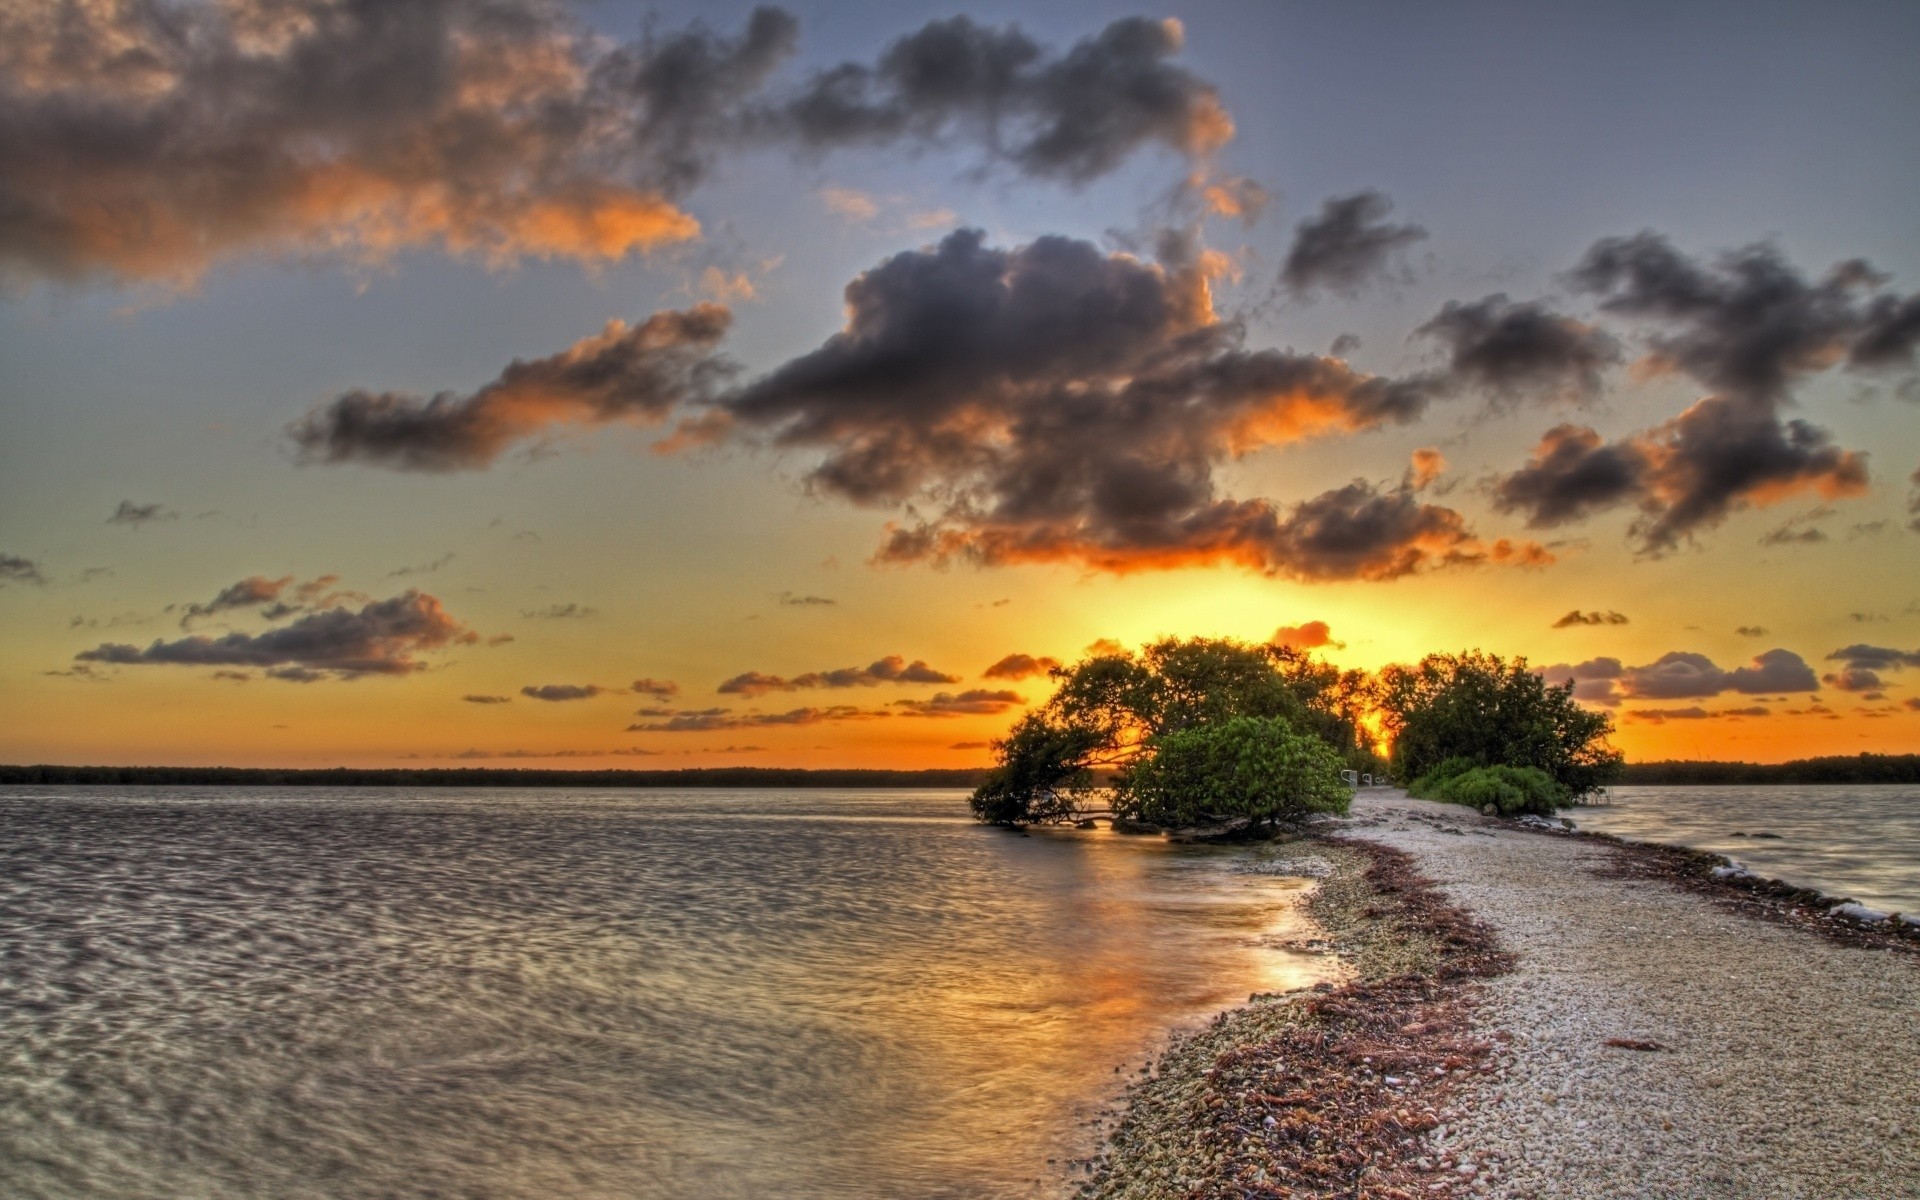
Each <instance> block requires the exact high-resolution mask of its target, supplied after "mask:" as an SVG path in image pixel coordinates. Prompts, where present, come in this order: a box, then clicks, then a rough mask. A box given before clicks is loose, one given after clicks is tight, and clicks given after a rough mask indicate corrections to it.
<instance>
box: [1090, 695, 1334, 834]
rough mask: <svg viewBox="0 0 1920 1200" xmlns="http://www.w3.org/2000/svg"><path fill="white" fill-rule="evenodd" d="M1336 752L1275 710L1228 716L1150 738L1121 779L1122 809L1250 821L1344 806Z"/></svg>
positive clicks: (1187, 818)
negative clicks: (1146, 751)
mask: <svg viewBox="0 0 1920 1200" xmlns="http://www.w3.org/2000/svg"><path fill="white" fill-rule="evenodd" d="M1340 767H1341V758H1340V755H1339V754H1338V753H1336V752H1335V751H1334V749H1333V747H1332V746H1329V745H1328V744H1327V743H1326V742H1325V741H1323V740H1321V739H1320V738H1319V737H1317V736H1315V735H1313V734H1311V733H1300V732H1298V731H1296V730H1295V729H1294V728H1293V727H1292V726H1290V725H1288V724H1287V722H1286V721H1285V720H1283V719H1281V718H1279V717H1229V718H1227V719H1226V720H1224V721H1217V722H1213V723H1211V724H1202V725H1193V726H1190V727H1188V728H1186V729H1182V730H1180V731H1179V732H1177V733H1169V734H1166V735H1165V736H1163V737H1161V738H1159V739H1157V740H1156V742H1155V745H1154V752H1153V754H1152V755H1151V756H1149V757H1147V758H1145V759H1143V760H1142V761H1141V763H1140V764H1139V766H1138V767H1137V768H1135V770H1134V771H1133V773H1132V775H1131V776H1130V778H1129V779H1128V781H1127V787H1126V789H1125V794H1124V798H1123V799H1118V800H1116V802H1115V808H1116V809H1118V808H1122V807H1125V808H1127V809H1129V810H1130V813H1129V815H1132V816H1135V817H1137V818H1138V819H1140V820H1143V821H1149V822H1152V823H1153V824H1156V825H1174V826H1181V825H1195V824H1199V823H1200V822H1202V821H1221V820H1225V819H1228V818H1232V817H1246V818H1248V819H1249V820H1251V821H1252V822H1253V823H1254V824H1256V825H1257V824H1271V823H1273V822H1275V821H1281V820H1287V819H1289V818H1293V817H1300V816H1304V815H1306V814H1307V813H1310V812H1334V813H1344V812H1346V811H1347V803H1348V801H1349V800H1350V799H1351V798H1352V791H1351V789H1349V788H1348V787H1347V785H1346V783H1345V781H1344V780H1342V779H1341V778H1340Z"/></svg>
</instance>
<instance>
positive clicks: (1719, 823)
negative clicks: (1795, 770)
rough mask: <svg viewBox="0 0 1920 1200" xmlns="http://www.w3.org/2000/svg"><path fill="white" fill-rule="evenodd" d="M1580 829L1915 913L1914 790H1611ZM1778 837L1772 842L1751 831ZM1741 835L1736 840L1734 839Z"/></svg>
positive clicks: (1917, 836) (1582, 816) (1918, 808)
mask: <svg viewBox="0 0 1920 1200" xmlns="http://www.w3.org/2000/svg"><path fill="white" fill-rule="evenodd" d="M1608 790H1609V791H1610V792H1611V793H1612V799H1613V802H1612V803H1611V804H1606V805H1595V806H1592V807H1586V808H1578V809H1573V810H1571V811H1570V812H1568V813H1567V814H1566V815H1567V816H1569V817H1571V818H1573V820H1574V822H1575V823H1576V824H1577V825H1579V826H1580V828H1582V829H1588V830H1593V831H1594V832H1597V833H1611V834H1617V835H1619V836H1620V837H1624V838H1632V839H1634V840H1635V841H1642V842H1666V843H1670V844H1673V845H1680V846H1693V847H1696V848H1698V849H1701V850H1712V851H1716V852H1718V853H1721V854H1725V855H1727V856H1729V857H1731V858H1733V859H1736V860H1738V861H1739V862H1740V863H1741V864H1743V865H1745V866H1747V867H1749V868H1751V869H1752V870H1754V871H1757V872H1759V873H1760V874H1762V875H1766V876H1769V877H1771V878H1775V879H1784V880H1787V881H1788V882H1790V883H1795V884H1799V885H1800V886H1802V887H1811V888H1818V889H1819V890H1820V891H1823V892H1826V893H1828V894H1829V895H1835V896H1849V897H1852V898H1853V899H1855V900H1858V901H1860V902H1861V903H1862V904H1865V905H1867V906H1868V907H1869V908H1877V909H1881V910H1883V911H1888V912H1902V913H1909V914H1920V787H1916V786H1913V785H1911V784H1872V785H1848V784H1823V785H1805V786H1797V785H1787V786H1777V787H1753V786H1745V785H1726V786H1719V787H1618V788H1610V789H1608ZM1762 833H1771V834H1778V835H1779V836H1778V837H1777V838H1763V837H1756V836H1754V835H1756V834H1762ZM1737 834H1744V835H1745V836H1735V835H1737Z"/></svg>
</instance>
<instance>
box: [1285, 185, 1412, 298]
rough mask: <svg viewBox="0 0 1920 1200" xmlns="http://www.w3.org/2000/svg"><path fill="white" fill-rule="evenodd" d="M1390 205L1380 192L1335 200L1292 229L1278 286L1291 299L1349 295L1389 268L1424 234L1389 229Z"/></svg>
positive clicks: (1401, 227)
mask: <svg viewBox="0 0 1920 1200" xmlns="http://www.w3.org/2000/svg"><path fill="white" fill-rule="evenodd" d="M1392 211H1393V202H1392V201H1391V200H1388V199H1387V198H1386V197H1385V196H1383V195H1381V194H1380V193H1379V192H1356V193H1355V194H1353V195H1351V196H1335V197H1333V198H1332V199H1329V200H1327V201H1326V202H1325V203H1323V204H1322V205H1321V206H1320V211H1319V213H1318V214H1316V215H1315V216H1311V217H1308V218H1307V219H1306V220H1304V221H1302V222H1300V224H1299V225H1298V226H1296V227H1295V228H1294V232H1293V245H1292V247H1291V248H1289V249H1288V251H1287V261H1286V263H1285V264H1284V265H1282V266H1281V268H1280V281H1281V282H1282V283H1284V284H1285V285H1286V286H1287V288H1288V289H1289V290H1291V291H1292V292H1293V293H1294V294H1295V295H1299V296H1307V295H1311V294H1312V293H1314V292H1317V291H1320V290H1322V289H1325V290H1328V291H1333V292H1339V293H1342V294H1346V295H1352V294H1354V293H1356V292H1358V291H1359V290H1360V289H1361V288H1363V287H1364V286H1366V285H1367V284H1368V283H1370V282H1372V281H1373V279H1374V278H1375V277H1376V276H1378V275H1380V274H1381V273H1382V272H1384V271H1385V270H1386V269H1387V266H1388V264H1389V262H1390V261H1391V260H1392V258H1393V256H1394V255H1395V254H1396V253H1398V252H1399V251H1401V250H1404V249H1405V248H1407V247H1408V246H1411V245H1412V244H1413V243H1415V242H1417V241H1419V240H1420V239H1421V238H1424V237H1426V236H1427V231H1426V230H1424V229H1422V228H1420V227H1419V226H1418V225H1392V224H1388V223H1387V214H1388V213H1391V212H1392Z"/></svg>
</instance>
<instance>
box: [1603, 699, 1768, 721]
mask: <svg viewBox="0 0 1920 1200" xmlns="http://www.w3.org/2000/svg"><path fill="white" fill-rule="evenodd" d="M1626 714H1627V716H1629V717H1632V718H1633V719H1634V720H1636V721H1646V722H1648V723H1650V724H1654V725H1658V724H1660V723H1662V722H1664V721H1705V720H1715V719H1722V718H1724V719H1728V720H1736V721H1737V720H1744V719H1746V718H1748V717H1767V716H1772V715H1773V713H1772V710H1770V709H1766V708H1762V707H1761V706H1759V705H1757V704H1756V705H1752V706H1750V707H1747V708H1723V709H1718V710H1716V711H1713V712H1709V711H1707V710H1706V709H1704V708H1701V707H1699V706H1698V705H1694V706H1691V707H1687V708H1629V709H1627V710H1626Z"/></svg>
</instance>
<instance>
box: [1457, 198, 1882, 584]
mask: <svg viewBox="0 0 1920 1200" xmlns="http://www.w3.org/2000/svg"><path fill="white" fill-rule="evenodd" d="M1570 278H1571V280H1572V282H1573V283H1574V285H1575V286H1576V287H1578V288H1580V289H1581V290H1583V291H1586V292H1589V293H1592V294H1593V295H1595V296H1597V297H1598V298H1599V301H1600V307H1601V308H1602V310H1604V311H1606V312H1609V313H1613V314H1616V315H1619V316H1624V317H1629V318H1633V319H1637V320H1640V321H1642V322H1645V323H1647V324H1649V325H1651V326H1653V329H1652V332H1650V333H1649V334H1648V338H1647V343H1648V347H1649V354H1648V358H1647V365H1648V366H1649V367H1650V368H1652V369H1654V370H1659V371H1679V372H1683V373H1685V374H1687V375H1689V376H1691V377H1693V378H1694V379H1695V380H1698V381H1699V382H1700V383H1701V384H1703V385H1705V386H1706V387H1708V388H1710V389H1712V390H1713V394H1712V395H1709V396H1707V397H1705V398H1703V399H1701V400H1699V401H1698V402H1696V403H1695V404H1694V405H1692V407H1690V408H1688V409H1687V410H1686V411H1685V412H1683V413H1681V414H1680V415H1678V416H1676V417H1674V418H1673V419H1671V420H1669V421H1667V422H1665V423H1663V424H1661V425H1659V426H1656V427H1654V428H1653V429H1649V430H1646V431H1643V432H1641V433H1638V434H1634V435H1633V436H1631V437H1629V438H1627V439H1625V440H1623V441H1620V442H1614V443H1607V442H1604V441H1603V440H1602V439H1601V438H1600V436H1599V435H1598V434H1596V433H1595V432H1594V431H1593V430H1591V429H1581V428H1576V427H1574V426H1567V425H1563V426H1560V427H1559V428H1557V429H1555V430H1552V431H1550V432H1549V433H1548V434H1547V437H1546V439H1545V440H1544V441H1542V442H1541V444H1540V447H1539V449H1538V450H1537V451H1536V452H1535V455H1534V459H1533V461H1532V462H1530V463H1528V465H1527V466H1526V467H1524V468H1522V469H1521V470H1519V471H1517V472H1515V473H1513V474H1511V475H1508V476H1507V477H1505V478H1504V479H1502V480H1500V481H1499V483H1498V484H1497V485H1496V490H1495V499H1496V504H1497V506H1498V507H1500V508H1501V510H1502V511H1514V510H1523V511H1525V512H1527V513H1528V515H1529V524H1531V525H1533V526H1534V527H1536V528H1538V527H1546V526H1551V525H1555V524H1560V523H1563V522H1565V521H1570V520H1575V519H1578V518H1581V517H1584V516H1587V515H1589V514H1590V513H1592V512H1595V511H1598V510H1600V509H1603V508H1608V507H1612V506H1614V505H1618V504H1622V503H1627V502H1632V503H1634V504H1636V505H1637V506H1638V507H1639V508H1640V510H1641V516H1640V518H1639V519H1638V520H1637V521H1636V522H1635V524H1634V526H1633V530H1632V536H1633V538H1634V539H1635V541H1637V542H1638V543H1639V545H1640V548H1641V549H1642V550H1643V551H1646V552H1649V553H1656V554H1657V553H1662V552H1665V551H1668V550H1671V549H1673V548H1674V547H1675V546H1676V545H1678V544H1679V542H1680V541H1682V540H1683V539H1686V538H1689V537H1691V536H1693V535H1694V534H1695V533H1696V532H1698V531H1699V530H1701V529H1704V528H1708V527H1711V526H1713V525H1716V524H1718V523H1719V522H1720V521H1721V520H1722V519H1723V518H1724V517H1725V516H1726V515H1727V514H1728V513H1729V512H1732V511H1734V510H1736V509H1739V508H1743V507H1746V506H1748V505H1750V504H1768V503H1771V502H1774V501H1777V500H1780V499H1783V498H1785V497H1787V496H1790V495H1794V494H1796V493H1802V492H1815V493H1817V494H1819V495H1821V496H1824V497H1827V498H1834V497H1839V496H1849V495H1857V494H1859V493H1861V492H1863V491H1864V490H1865V489H1866V485H1867V463H1866V456H1865V455H1864V454H1861V453H1858V452H1855V451H1850V450H1843V449H1841V448H1839V447H1837V446H1835V445H1834V444H1833V442H1832V439H1831V437H1830V436H1829V435H1828V434H1827V432H1826V431H1825V430H1823V429H1821V428H1819V427H1817V426H1815V425H1813V424H1811V423H1809V422H1807V421H1805V420H1801V419H1797V418H1796V419H1787V418H1785V417H1784V416H1782V414H1781V411H1780V410H1781V409H1782V408H1783V407H1785V406H1786V405H1789V404H1791V403H1792V401H1793V388H1794V386H1795V384H1797V383H1798V382H1799V381H1800V380H1802V379H1804V378H1805V377H1807V376H1809V375H1812V374H1815V373H1817V372H1820V371H1823V370H1826V369H1827V368H1829V367H1831V366H1833V365H1835V364H1837V363H1842V362H1848V363H1850V364H1851V365H1855V366H1861V365H1883V364H1884V363H1885V362H1887V361H1889V356H1888V354H1887V353H1886V352H1885V351H1884V350H1873V351H1871V352H1869V353H1868V354H1867V358H1866V359H1856V358H1853V357H1851V355H1852V352H1851V350H1850V347H1851V346H1853V345H1854V344H1856V343H1857V342H1858V341H1859V339H1861V338H1862V337H1864V336H1866V335H1867V333H1868V332H1869V331H1870V330H1879V329H1881V328H1882V327H1883V326H1884V325H1885V324H1886V323H1885V322H1884V321H1882V319H1881V318H1882V315H1883V313H1882V310H1883V309H1884V308H1885V306H1884V305H1882V304H1881V303H1880V302H1879V300H1875V301H1873V302H1872V303H1867V304H1863V303H1862V302H1861V298H1862V296H1863V294H1864V293H1865V292H1867V291H1868V290H1870V289H1871V288H1873V287H1876V286H1878V284H1879V282H1880V277H1879V276H1877V275H1875V274H1874V273H1873V272H1872V271H1871V269H1870V268H1868V267H1867V266H1866V265H1865V264H1863V263H1860V262H1858V261H1854V262H1849V263H1843V264H1841V265H1840V266H1838V267H1835V268H1834V269H1833V270H1832V271H1831V272H1829V273H1828V275H1827V276H1826V277H1825V278H1824V279H1822V280H1820V281H1818V282H1812V281H1809V280H1808V279H1807V278H1806V277H1805V276H1803V275H1801V274H1800V272H1799V271H1798V270H1796V269H1795V268H1794V267H1793V266H1792V265H1791V264H1789V263H1788V262H1787V261H1786V260H1785V259H1783V258H1782V257H1781V256H1780V254H1779V252H1778V251H1776V250H1774V249H1773V248H1771V247H1768V246H1750V247H1747V248H1746V249H1743V250H1739V251H1735V252H1733V253H1730V254H1726V255H1723V256H1721V258H1720V259H1718V260H1717V261H1716V262H1714V263H1712V264H1703V263H1701V262H1698V261H1696V260H1694V259H1692V258H1689V257H1687V256H1686V255H1683V254H1681V253H1680V252H1679V251H1677V250H1675V249H1674V248H1673V246H1672V245H1671V244H1669V243H1668V242H1667V241H1666V240H1665V239H1664V238H1661V237H1658V236H1656V235H1654V234H1651V233H1641V234H1637V235H1635V236H1633V237H1627V238H1609V239H1606V240H1604V241H1601V242H1598V243H1595V245H1594V246H1593V247H1592V248H1591V249H1590V250H1589V251H1588V252H1587V254H1586V256H1585V258H1583V259H1582V260H1581V262H1580V264H1579V265H1578V266H1577V267H1575V268H1574V270H1573V272H1572V273H1571V276H1570ZM1880 299H1886V298H1884V297H1882V298H1880ZM1894 340H1895V341H1897V340H1898V337H1897V336H1896V337H1895V338H1894ZM1876 345H1878V343H1876ZM1800 540H1805V539H1804V536H1803V535H1802V536H1801V538H1800Z"/></svg>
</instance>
